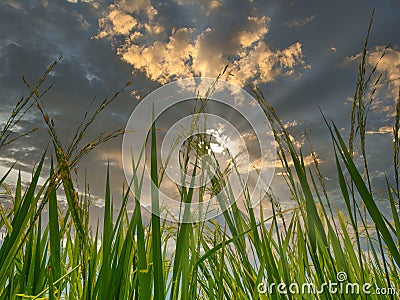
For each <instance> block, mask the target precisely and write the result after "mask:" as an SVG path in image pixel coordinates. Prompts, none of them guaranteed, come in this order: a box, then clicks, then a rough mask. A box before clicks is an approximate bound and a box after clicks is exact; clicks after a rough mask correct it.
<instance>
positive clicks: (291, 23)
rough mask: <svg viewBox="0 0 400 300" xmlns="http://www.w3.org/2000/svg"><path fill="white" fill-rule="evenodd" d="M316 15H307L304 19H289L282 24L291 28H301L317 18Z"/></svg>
mask: <svg viewBox="0 0 400 300" xmlns="http://www.w3.org/2000/svg"><path fill="white" fill-rule="evenodd" d="M316 17H317V16H316V15H312V16H309V17H305V18H304V19H294V20H288V21H286V22H284V23H283V24H282V25H283V26H286V27H289V28H300V27H303V26H304V25H307V24H308V23H310V22H312V21H313V20H315V18H316Z"/></svg>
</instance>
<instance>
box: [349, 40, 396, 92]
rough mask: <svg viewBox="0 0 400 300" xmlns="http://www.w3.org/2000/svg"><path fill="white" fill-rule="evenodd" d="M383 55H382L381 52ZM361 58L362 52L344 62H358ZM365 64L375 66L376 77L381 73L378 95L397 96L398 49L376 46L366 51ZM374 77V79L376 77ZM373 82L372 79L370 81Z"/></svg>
mask: <svg viewBox="0 0 400 300" xmlns="http://www.w3.org/2000/svg"><path fill="white" fill-rule="evenodd" d="M383 53H385V55H384V56H383V57H382V54H383ZM361 58H362V52H360V53H358V54H356V55H354V56H351V57H347V58H346V60H345V62H346V63H353V62H359V61H360V60H361ZM366 63H367V66H368V67H370V68H371V69H372V68H374V67H375V66H376V72H375V74H376V76H375V77H376V78H377V76H379V75H380V74H382V79H381V81H380V82H381V83H382V84H379V85H378V86H377V90H378V92H379V95H380V96H381V97H382V98H388V97H389V98H393V99H397V98H398V96H399V80H400V50H399V49H398V48H397V47H389V48H387V47H385V46H376V47H375V48H373V50H370V51H368V52H367V56H366ZM376 78H375V79H376ZM372 83H374V81H372Z"/></svg>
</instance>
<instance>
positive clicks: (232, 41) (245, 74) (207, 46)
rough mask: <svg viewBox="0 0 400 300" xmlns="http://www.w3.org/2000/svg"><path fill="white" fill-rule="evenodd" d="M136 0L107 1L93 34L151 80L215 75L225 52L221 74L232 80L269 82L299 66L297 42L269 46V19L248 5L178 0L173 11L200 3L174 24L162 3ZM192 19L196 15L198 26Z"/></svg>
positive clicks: (243, 82) (302, 63) (292, 71)
mask: <svg viewBox="0 0 400 300" xmlns="http://www.w3.org/2000/svg"><path fill="white" fill-rule="evenodd" d="M139 2H140V3H137V4H135V5H134V6H132V5H131V2H129V3H128V2H127V1H117V2H116V3H115V4H111V5H110V6H109V7H108V10H107V12H106V13H105V16H104V17H103V18H100V20H99V27H100V30H99V32H98V34H97V35H96V38H106V37H107V38H109V39H110V41H111V43H112V44H113V45H115V47H116V49H117V50H116V51H117V55H118V56H119V57H120V58H121V59H122V60H123V61H125V62H127V63H129V64H130V65H131V66H132V72H133V73H136V72H142V73H144V74H146V76H147V77H148V78H149V79H151V80H153V81H156V82H159V83H162V84H164V83H166V82H168V81H170V80H173V79H177V78H187V77H191V76H203V77H216V76H217V75H218V74H219V73H220V72H221V71H222V70H223V68H224V67H225V65H226V64H227V62H228V57H230V62H231V66H230V69H229V72H228V74H229V75H233V76H227V78H226V79H229V80H230V81H232V82H234V83H236V84H238V85H244V84H245V83H248V82H251V83H266V82H270V81H273V80H275V79H276V78H277V77H278V76H290V75H293V74H294V73H295V69H296V68H297V67H299V66H304V65H305V64H304V61H303V52H302V45H301V43H300V42H295V43H293V44H292V45H290V46H289V47H287V48H284V49H273V48H272V47H271V46H270V45H269V44H267V43H266V41H265V37H266V35H267V33H268V31H269V23H270V18H269V17H267V16H257V15H256V14H255V13H254V12H255V10H254V7H253V8H251V9H250V8H247V9H246V8H243V10H244V11H243V12H242V11H239V10H241V7H237V8H236V6H234V3H233V4H226V3H224V4H221V2H218V1H206V2H204V3H202V4H201V5H200V4H198V3H197V2H195V1H183V0H178V1H176V2H175V5H176V6H177V7H175V8H176V9H177V10H178V9H181V10H184V9H187V7H191V6H193V5H200V8H201V9H199V10H198V11H197V14H195V15H193V16H191V18H190V19H188V20H186V22H185V23H186V24H179V23H183V22H177V20H173V19H168V20H166V19H165V17H164V14H163V13H162V9H163V8H162V7H160V8H159V7H157V8H155V7H154V6H153V5H152V4H151V2H150V1H139ZM170 5H171V4H170ZM232 10H236V11H234V12H232ZM149 12H151V13H149ZM228 12H232V15H235V17H236V19H232V17H229V16H228V15H227V13H228ZM219 15H221V16H222V15H223V16H226V18H222V17H219ZM139 20H140V21H139ZM198 20H202V26H201V27H199V26H198V24H199V22H198Z"/></svg>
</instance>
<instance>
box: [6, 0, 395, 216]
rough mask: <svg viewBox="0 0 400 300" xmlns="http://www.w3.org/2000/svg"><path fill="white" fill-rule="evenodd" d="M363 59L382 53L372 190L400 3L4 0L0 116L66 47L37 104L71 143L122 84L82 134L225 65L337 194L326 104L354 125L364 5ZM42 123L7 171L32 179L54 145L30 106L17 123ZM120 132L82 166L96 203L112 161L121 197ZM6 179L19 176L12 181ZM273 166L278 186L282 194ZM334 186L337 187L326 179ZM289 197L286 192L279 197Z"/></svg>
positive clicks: (12, 151)
mask: <svg viewBox="0 0 400 300" xmlns="http://www.w3.org/2000/svg"><path fill="white" fill-rule="evenodd" d="M373 8H375V15H374V23H373V26H372V30H371V33H370V39H369V45H368V50H369V51H368V54H367V66H368V67H369V68H372V67H373V66H374V65H375V64H376V62H377V60H378V59H379V57H380V56H381V53H382V51H383V50H384V49H385V47H386V46H387V45H389V47H388V48H387V49H386V50H385V51H386V55H385V56H384V58H383V59H382V60H381V62H380V64H379V65H378V68H377V71H378V73H382V78H383V80H384V81H385V82H386V83H384V84H382V85H380V86H379V88H378V91H377V93H376V95H375V98H374V101H373V105H372V109H371V112H370V114H369V123H368V124H369V125H368V127H367V131H368V143H367V153H368V156H369V159H370V168H371V170H373V171H372V173H371V175H372V177H373V179H374V182H375V183H376V186H377V187H378V188H379V187H381V186H382V183H383V181H384V175H385V173H386V174H387V175H388V176H389V178H392V177H393V171H392V170H391V169H390V166H391V163H392V161H391V159H392V156H391V155H389V154H390V153H391V147H392V145H391V141H392V137H391V127H392V124H393V121H394V105H395V100H396V95H398V88H399V81H396V80H395V79H397V78H400V33H399V31H398V28H400V18H399V13H398V12H399V11H400V2H399V1H394V0H393V1H389V0H388V1H342V0H341V1H329V2H328V1H317V0H314V1H302V0H288V1H286V0H271V1H264V0H242V1H239V0H230V1H228V0H225V1H224V0H204V1H196V0H172V1H151V0H137V1H128V0H119V1H96V0H68V1H66V0H54V1H39V0H37V1H36V0H31V1H15V0H3V1H2V2H1V3H0V89H1V91H2V92H1V93H0V103H1V105H0V122H4V121H5V120H6V119H7V117H8V116H9V115H10V113H11V110H12V107H13V106H14V104H15V102H16V101H17V99H18V98H19V97H20V96H22V95H26V94H27V89H26V87H25V86H24V83H23V81H22V79H21V76H22V75H24V76H25V77H26V78H27V79H28V80H29V81H30V82H35V81H36V80H38V79H39V78H40V76H41V75H42V74H43V72H44V71H45V70H46V68H47V66H48V65H49V64H50V63H51V62H53V61H54V60H55V59H56V58H57V57H58V56H59V55H60V54H62V56H63V57H62V60H61V62H60V63H59V64H58V65H57V66H56V67H55V69H54V70H53V71H52V72H51V73H50V76H49V77H48V79H47V80H46V82H45V83H44V86H49V85H51V84H54V85H53V87H52V88H51V90H50V91H49V92H48V94H47V95H46V96H45V99H44V101H43V105H44V106H45V107H46V110H47V111H48V112H49V115H50V116H51V117H52V118H53V119H54V121H55V127H56V129H57V130H58V131H59V134H60V136H62V137H63V138H62V141H63V142H64V143H65V144H67V143H68V141H69V140H71V138H72V137H73V134H74V132H75V129H76V127H77V126H78V125H79V123H80V121H81V120H82V117H83V115H84V113H85V112H86V111H87V110H88V109H89V108H90V103H91V102H92V100H93V98H94V97H96V99H97V100H96V101H97V102H95V103H99V104H101V101H102V99H103V98H104V97H106V96H109V95H113V94H114V92H115V91H117V90H119V89H120V88H121V87H123V86H124V85H125V83H126V82H128V81H129V82H132V84H131V85H129V87H127V89H126V90H125V91H124V92H123V93H122V94H121V95H120V96H119V97H118V99H117V100H116V101H115V102H114V103H112V104H111V106H110V107H108V108H107V109H106V111H105V112H104V113H103V114H102V115H101V116H100V117H99V119H98V120H97V121H96V123H95V124H94V126H93V128H92V129H91V131H90V132H89V136H88V139H90V137H95V136H96V135H97V134H98V133H100V132H102V131H103V130H108V131H112V130H115V129H118V128H124V127H125V125H126V123H127V121H128V119H129V116H130V115H131V113H132V111H133V110H134V108H135V107H136V106H137V105H138V103H140V101H141V100H142V99H143V98H145V97H146V95H148V94H149V93H150V92H151V91H153V90H155V89H156V88H158V87H160V86H162V85H163V84H166V83H169V82H171V81H174V80H176V79H181V78H188V77H193V76H203V77H215V76H217V75H218V73H219V72H221V70H222V69H223V68H224V66H225V65H226V64H227V62H228V61H229V62H230V65H229V72H230V73H231V74H232V76H228V77H229V80H230V82H232V83H234V84H236V85H238V86H240V87H244V86H246V85H247V84H251V85H257V86H258V87H259V88H260V89H261V90H262V91H263V93H264V95H265V96H266V98H267V100H268V101H269V103H271V104H272V105H273V106H274V107H275V109H276V111H277V113H278V115H279V116H280V117H281V118H282V120H283V121H284V123H285V124H286V127H287V128H288V129H289V130H290V131H291V132H292V134H293V136H294V137H295V139H296V142H297V143H298V145H299V146H304V147H306V145H305V141H304V138H303V137H301V135H302V133H303V131H304V130H306V131H308V132H309V138H310V140H311V142H312V144H313V146H314V148H315V150H316V152H317V155H318V159H319V161H320V163H321V168H322V170H323V172H324V174H325V176H326V179H327V183H328V188H329V189H330V190H331V192H332V193H333V194H334V193H335V189H336V188H337V185H336V184H334V183H333V182H334V180H332V178H334V176H335V175H334V174H335V167H334V164H332V150H331V142H330V137H329V132H328V130H327V128H326V126H325V125H324V123H323V118H322V115H321V111H320V110H322V111H323V112H324V114H325V115H326V116H328V117H329V118H332V119H333V120H334V121H335V122H336V124H337V125H338V127H339V128H341V129H342V131H343V133H344V135H346V134H347V133H348V129H349V123H350V118H349V116H350V110H351V99H352V97H353V94H354V90H355V85H356V82H357V67H358V63H359V61H360V57H361V54H360V53H361V51H362V48H363V43H364V38H365V36H366V33H367V28H368V24H369V20H370V17H371V12H372V10H373ZM32 128H39V130H38V131H36V132H35V133H33V134H31V135H29V136H28V137H24V138H21V139H19V140H18V141H17V142H15V143H13V144H12V145H10V146H9V147H7V148H2V149H1V152H0V170H1V172H2V173H3V172H4V171H5V170H6V169H7V168H8V167H9V166H10V165H11V164H12V163H13V162H15V161H17V164H16V169H20V170H21V172H22V173H23V174H24V176H25V178H26V179H25V180H27V181H29V177H30V174H31V171H32V166H33V165H34V164H35V163H36V162H37V161H38V160H39V159H40V157H41V155H42V153H43V151H44V150H45V148H46V147H47V145H49V141H50V138H49V136H48V134H47V131H46V129H45V126H44V122H43V120H42V118H41V116H40V115H39V112H38V111H36V110H35V109H33V110H31V111H30V113H29V115H27V116H26V117H25V119H24V120H23V121H22V122H21V123H20V124H19V126H18V128H16V131H17V132H24V131H29V130H30V129H32ZM121 144H122V137H120V138H116V139H115V140H113V141H111V142H108V143H106V144H104V145H101V146H99V147H98V148H97V149H95V150H94V151H93V152H92V153H90V154H89V155H88V156H86V157H85V159H84V160H83V161H82V162H81V163H80V165H79V170H80V171H79V172H78V174H79V175H78V178H77V182H78V186H79V188H80V189H82V187H83V182H84V179H85V174H86V180H87V182H89V183H90V186H91V188H90V189H91V193H92V195H94V196H95V197H98V201H94V205H93V211H94V212H95V213H97V212H100V211H101V205H102V200H101V198H102V195H103V193H104V189H105V188H104V182H105V174H106V168H107V163H108V161H109V162H110V172H111V178H112V186H113V195H114V197H115V198H116V200H117V201H118V200H119V197H120V196H119V195H120V193H121V188H122V183H123V182H124V180H125V179H124V173H123V171H122V160H121V147H122V146H121ZM10 178H11V179H10V181H11V183H12V181H13V179H14V178H15V176H14V177H13V176H11V177H10ZM282 182H283V181H282V178H281V176H280V175H279V168H278V169H277V170H276V175H275V177H274V182H273V189H274V191H276V192H277V193H278V194H281V197H285V194H284V193H283V192H282V193H280V187H281V186H282V184H283V183H282ZM330 182H332V184H331V185H330ZM286 200H288V199H283V202H285V201H286Z"/></svg>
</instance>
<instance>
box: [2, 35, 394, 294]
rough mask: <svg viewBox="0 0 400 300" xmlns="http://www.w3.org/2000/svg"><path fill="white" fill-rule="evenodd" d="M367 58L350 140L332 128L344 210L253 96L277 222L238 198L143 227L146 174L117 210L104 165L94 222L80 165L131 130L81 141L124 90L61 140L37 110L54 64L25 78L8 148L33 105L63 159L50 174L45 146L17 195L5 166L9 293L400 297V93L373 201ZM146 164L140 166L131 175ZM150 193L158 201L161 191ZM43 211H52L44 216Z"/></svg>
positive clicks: (183, 193) (5, 286) (189, 192)
mask: <svg viewBox="0 0 400 300" xmlns="http://www.w3.org/2000/svg"><path fill="white" fill-rule="evenodd" d="M366 48H367V40H366V44H365V48H364V49H366ZM365 56H366V52H365V50H364V55H363V58H362V60H361V62H360V66H359V80H358V82H357V84H356V92H355V95H354V102H353V107H352V111H351V112H350V113H351V118H350V120H351V131H350V136H349V137H346V138H345V137H343V136H342V135H341V132H340V130H338V129H337V127H336V126H335V124H334V122H332V121H330V120H328V119H326V130H327V131H328V132H330V134H331V138H332V147H333V150H334V151H333V153H334V157H333V161H334V162H336V169H337V174H336V175H337V176H336V179H334V180H336V181H337V182H336V184H337V187H339V188H340V191H341V198H342V201H343V202H344V203H345V208H346V209H345V210H339V209H338V208H337V207H336V206H335V203H333V201H332V200H331V198H330V195H329V193H328V192H327V190H326V188H325V182H324V176H323V175H322V174H321V172H320V169H319V166H318V160H317V158H316V156H313V157H314V163H312V164H311V165H308V166H306V165H305V163H304V158H303V155H302V153H301V152H300V151H299V149H298V148H297V147H296V146H295V145H294V144H293V142H292V140H291V138H290V135H289V133H288V132H287V130H286V129H285V126H284V125H283V124H282V122H281V121H280V118H279V116H277V114H276V113H275V111H274V109H273V107H271V106H270V104H269V103H268V102H267V101H266V100H265V98H264V96H263V95H262V93H261V92H260V91H259V90H257V89H255V90H254V96H255V97H256V99H257V100H258V101H259V103H260V105H261V106H262V107H263V108H264V111H265V114H266V116H267V117H268V119H269V121H270V123H271V126H272V127H273V131H274V134H275V139H276V141H277V144H278V157H279V159H280V161H281V164H282V165H283V166H284V169H285V172H284V178H285V181H286V183H287V187H288V188H289V190H290V194H291V198H292V199H293V203H294V204H295V205H294V206H293V208H291V209H289V210H286V211H285V210H282V209H281V206H280V204H279V199H276V198H275V197H274V195H272V194H271V193H270V192H266V197H267V198H268V199H269V200H270V203H271V204H272V205H271V207H272V215H271V216H263V215H262V211H263V210H262V209H261V215H260V216H256V213H255V211H254V210H253V208H252V207H251V206H250V205H247V206H246V210H247V211H246V213H243V212H242V211H241V210H240V209H239V208H238V207H237V205H236V204H233V205H232V206H231V207H230V208H229V209H227V210H226V211H225V212H224V213H223V216H222V217H223V218H221V220H219V221H218V222H216V221H215V220H210V221H204V222H199V223H195V224H190V223H182V224H176V223H168V222H165V221H164V220H162V219H160V217H158V216H157V215H152V216H151V219H150V220H149V221H147V220H144V219H143V214H142V208H141V206H140V197H141V190H142V181H141V178H142V174H138V173H137V172H134V175H133V180H132V182H131V183H130V184H129V188H125V189H124V192H123V195H124V196H123V198H122V205H121V207H118V209H119V212H118V215H117V216H116V217H115V215H114V213H113V212H114V210H115V209H117V207H114V205H113V202H112V201H111V199H112V195H111V192H110V191H111V188H110V179H109V173H108V171H107V170H104V182H105V195H104V199H105V206H104V208H103V209H104V216H103V218H102V220H101V222H102V223H103V224H101V225H99V227H101V228H102V230H101V231H100V230H98V228H89V212H90V207H89V199H88V197H87V196H85V195H86V194H85V193H83V196H80V195H79V194H78V191H77V188H76V186H75V184H74V181H73V172H74V171H73V170H74V168H75V167H76V165H77V164H78V162H79V161H80V160H81V159H82V157H84V155H85V154H87V153H88V152H89V151H91V150H92V149H93V148H94V147H96V146H97V145H99V144H101V143H104V142H107V141H108V140H110V139H112V138H113V137H116V136H118V135H120V134H122V131H120V130H117V131H114V132H111V133H103V134H101V135H100V136H99V138H96V139H95V140H93V141H92V142H90V143H88V144H86V145H84V146H81V144H82V138H83V137H84V136H85V134H86V132H87V129H88V128H89V127H90V125H91V124H92V123H93V122H94V121H95V119H96V117H97V116H98V115H99V114H100V113H101V112H102V111H103V110H104V109H106V107H107V105H108V104H110V103H111V102H112V101H114V100H115V99H116V98H117V97H118V94H119V93H120V92H121V91H119V92H117V93H116V94H115V95H114V96H113V97H111V98H109V99H106V100H104V102H103V103H102V104H101V105H100V106H99V108H98V109H97V110H95V112H94V113H93V114H86V115H85V116H84V117H85V118H84V120H83V122H82V123H81V125H80V126H79V128H78V129H77V132H76V135H75V136H74V137H73V139H72V142H71V143H70V144H69V145H67V146H66V145H63V144H62V143H61V142H60V140H61V139H60V137H59V136H58V135H57V132H56V130H55V127H54V125H53V121H52V119H51V117H50V116H49V115H48V114H47V113H46V111H45V109H44V107H43V105H42V102H41V98H42V97H43V96H44V94H45V93H46V91H44V92H42V93H40V92H39V90H40V87H41V85H42V83H43V82H44V81H45V79H46V76H47V75H48V74H49V72H51V70H52V69H53V68H54V67H55V65H56V64H57V62H55V63H54V64H53V65H51V66H50V67H49V69H48V70H47V71H46V73H45V74H44V76H43V77H42V78H41V79H40V80H39V81H38V82H37V83H36V84H35V85H30V84H29V83H28V82H27V81H26V80H25V79H24V82H25V84H26V86H27V87H28V88H29V91H30V93H29V94H28V95H27V96H26V97H25V98H21V99H20V100H19V101H18V103H17V104H16V107H15V109H14V111H13V112H12V113H11V117H10V119H9V121H8V123H7V124H5V127H4V128H3V130H2V131H1V133H0V149H4V148H3V147H5V146H6V145H7V144H9V143H12V142H13V141H14V139H15V138H13V137H12V136H11V135H9V133H10V132H12V128H13V127H14V126H16V125H17V124H18V122H19V120H20V119H21V118H22V117H23V116H24V114H25V113H26V112H27V111H28V110H29V109H34V108H35V106H36V107H37V109H38V110H39V111H40V112H41V113H42V116H43V120H44V122H45V123H46V125H47V127H48V131H49V135H50V138H51V142H52V146H53V147H54V153H55V157H54V158H53V160H52V163H51V167H50V170H51V171H50V172H49V174H47V175H46V174H44V172H43V169H44V159H45V157H46V155H47V156H49V155H50V154H49V152H50V151H47V152H46V153H43V157H42V160H41V161H40V162H39V163H38V165H37V166H35V168H34V170H33V172H32V174H33V175H32V179H31V181H30V183H29V185H27V186H24V185H23V184H22V181H21V177H19V178H18V181H17V182H16V184H15V189H9V188H8V186H7V185H6V184H5V183H6V182H7V176H8V175H9V173H7V174H1V179H0V184H1V185H3V186H4V191H5V192H6V193H7V194H8V197H9V198H10V199H11V200H12V202H13V207H12V208H11V209H7V210H6V209H4V208H3V206H1V205H0V230H1V232H3V235H4V238H3V239H2V240H1V242H0V246H1V248H0V299H145V300H148V299H315V298H318V299H386V298H387V299H398V297H399V296H398V295H394V294H393V292H394V291H396V292H399V291H400V279H399V278H400V253H399V249H400V220H399V209H400V207H399V194H400V190H399V178H398V168H399V147H400V141H399V131H400V98H399V100H398V101H397V105H396V107H395V109H396V112H397V114H396V120H395V124H394V125H393V136H394V139H393V150H394V151H393V153H390V154H389V153H388V154H387V155H393V168H394V174H395V178H388V180H387V190H386V193H385V195H384V196H382V195H377V194H376V193H374V192H373V190H372V188H371V182H370V177H369V170H368V163H367V160H366V157H367V156H366V150H365V139H366V134H365V131H366V129H365V128H366V121H367V111H368V107H369V104H370V102H369V100H370V98H369V97H370V94H371V93H373V89H374V87H376V85H377V84H378V83H377V82H373V81H372V79H371V78H372V77H371V76H370V74H369V73H368V72H367V71H366V69H365ZM373 72H374V70H372V73H373ZM155 131H156V129H155V126H154V125H153V128H152V132H151V134H150V136H149V143H150V144H149V145H150V148H151V162H150V166H151V177H152V179H153V182H155V183H156V184H159V183H160V181H161V180H162V176H161V175H162V174H160V173H159V168H158V166H157V159H156V152H157V141H156V139H155ZM30 133H31V132H28V133H26V134H30ZM23 135H24V134H23ZM17 138H18V137H17ZM356 145H359V147H360V149H358V150H359V153H361V154H362V157H363V158H364V165H363V166H362V167H361V168H360V166H357V165H356V164H355V159H354V153H355V150H356ZM187 147H189V148H190V147H191V145H190V144H188V146H187ZM189 150H193V149H189ZM200 150H201V149H197V150H196V151H200ZM0 151H1V150H0ZM189 152H190V151H188V153H189ZM138 163H141V162H140V161H136V162H135V161H133V162H132V164H133V166H134V169H135V166H136V165H135V164H138ZM186 167H188V166H187V165H186ZM197 167H198V166H197V165H195V166H194V170H195V169H196V168H197ZM10 171H11V170H10ZM39 177H45V178H47V180H46V182H45V184H43V185H39V184H38V180H39ZM223 184H228V185H229V182H228V183H225V182H224V177H223V176H222V171H221V173H218V174H217V177H216V179H215V180H214V181H212V193H214V194H218V193H219V191H220V190H221V186H222V185H223ZM121 185H122V184H121ZM228 190H229V189H228ZM243 190H244V193H243V197H244V203H251V201H250V196H249V193H248V192H247V187H246V186H244V187H243ZM179 192H180V201H182V202H186V203H189V202H190V201H191V200H192V199H193V197H194V195H193V194H194V193H195V192H196V193H197V192H198V193H199V196H198V197H199V198H200V199H201V197H202V195H203V194H204V190H202V189H201V188H200V189H199V190H194V189H193V188H191V186H186V187H184V188H181V189H180V190H179ZM59 193H63V194H64V196H65V198H66V199H67V203H68V209H67V210H66V211H61V210H59V208H58V205H57V198H58V195H59ZM151 197H152V203H153V205H154V206H157V205H158V195H157V192H153V193H152V195H151ZM219 197H220V199H219V201H220V203H227V202H230V198H229V197H231V195H230V194H229V193H220V194H219ZM378 197H379V198H378ZM382 197H383V198H384V199H383V198H382ZM378 200H379V201H386V202H387V203H389V205H390V207H391V214H390V215H387V214H383V213H382V212H381V211H380V209H379V207H378V205H377V201H378ZM128 201H134V202H135V203H136V205H135V209H134V212H133V213H128V210H127V203H128ZM184 213H185V212H184ZM43 214H47V215H48V223H47V224H44V223H43V221H42V218H43ZM259 220H261V221H259ZM171 245H172V247H171ZM171 248H172V249H173V251H171ZM329 283H334V284H333V285H332V284H331V285H330V286H329ZM349 283H352V284H351V285H350V284H349ZM335 284H337V285H335ZM284 287H286V288H284ZM297 287H299V289H297ZM313 287H314V288H316V289H317V290H313ZM357 287H359V288H360V290H359V293H356V292H357V290H358V288H357ZM329 288H330V289H331V290H330V291H329ZM363 289H364V290H363ZM352 291H353V292H352ZM283 292H286V293H283ZM384 294H386V295H384Z"/></svg>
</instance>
